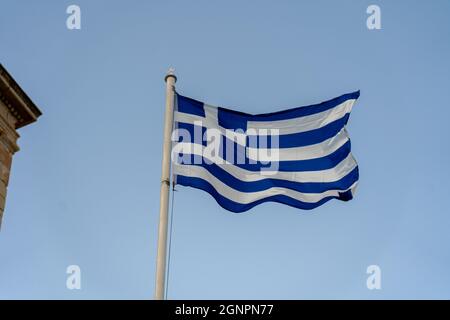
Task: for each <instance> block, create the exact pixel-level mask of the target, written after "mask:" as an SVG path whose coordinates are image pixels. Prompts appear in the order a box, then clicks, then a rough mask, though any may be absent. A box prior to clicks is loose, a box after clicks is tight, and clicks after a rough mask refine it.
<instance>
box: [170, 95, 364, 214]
mask: <svg viewBox="0 0 450 320" xmlns="http://www.w3.org/2000/svg"><path fill="white" fill-rule="evenodd" d="M358 97H359V91H356V92H353V93H349V94H344V95H342V96H340V97H337V98H334V99H332V100H329V101H325V102H322V103H320V104H315V105H310V106H304V107H298V108H293V109H288V110H283V111H279V112H274V113H267V114H258V115H251V114H247V113H242V112H238V111H233V110H229V109H225V108H221V107H214V106H210V105H207V104H205V103H202V102H200V101H196V100H193V99H191V98H188V97H184V96H181V95H178V94H177V95H176V96H175V99H176V100H175V111H174V121H175V128H176V130H175V131H174V135H173V136H172V140H173V141H174V145H173V151H172V160H173V174H174V178H175V182H176V184H179V185H183V186H190V187H194V188H197V189H201V190H204V191H206V192H208V193H209V194H210V195H211V196H213V197H214V198H215V200H216V201H217V203H218V204H219V205H221V206H222V207H223V208H225V209H227V210H229V211H232V212H243V211H246V210H249V209H251V208H253V207H254V206H256V205H258V204H260V203H263V202H268V201H273V202H279V203H283V204H287V205H290V206H293V207H296V208H300V209H313V208H316V207H318V206H320V205H322V204H323V203H325V202H327V201H328V200H331V199H339V200H343V201H348V200H350V199H352V198H353V194H354V191H355V188H356V186H357V183H358V178H359V174H358V165H357V163H356V161H355V159H354V158H353V156H352V154H351V146H350V139H349V136H348V133H347V131H346V129H345V126H346V124H347V121H348V118H349V116H350V112H351V110H352V107H353V105H354V103H355V102H356V100H357V99H358Z"/></svg>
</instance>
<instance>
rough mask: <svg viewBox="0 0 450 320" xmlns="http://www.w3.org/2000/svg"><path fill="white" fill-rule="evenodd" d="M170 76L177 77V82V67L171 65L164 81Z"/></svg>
mask: <svg viewBox="0 0 450 320" xmlns="http://www.w3.org/2000/svg"><path fill="white" fill-rule="evenodd" d="M168 77H173V78H174V79H175V82H177V76H176V75H175V68H173V67H170V68H169V70H167V73H166V76H165V77H164V81H166V82H167V78H168Z"/></svg>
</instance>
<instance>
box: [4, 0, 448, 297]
mask: <svg viewBox="0 0 450 320" xmlns="http://www.w3.org/2000/svg"><path fill="white" fill-rule="evenodd" d="M372 3H374V4H378V5H379V6H380V7H381V13H382V30H374V31H370V30H368V29H367V27H366V19H367V16H368V15H367V14H366V8H367V6H368V5H370V4H372ZM70 4H77V5H79V6H80V7H81V12H82V29H81V30H79V31H77V30H75V31H69V30H68V29H67V28H66V17H67V14H66V8H67V6H68V5H70ZM449 12H450V2H449V1H446V0H440V1H438V0H436V1H356V0H353V1H350V0H348V1H331V0H330V1H279V2H275V1H197V0H196V1H81V0H76V1H73V2H72V1H17V0H1V10H0V45H1V50H0V61H1V63H3V65H4V66H5V67H6V68H7V69H8V70H9V71H10V73H11V74H12V75H13V76H14V77H15V78H16V80H17V81H18V82H19V83H20V85H21V86H22V87H23V89H24V90H25V91H26V92H27V93H28V94H29V95H30V97H31V98H32V99H33V100H34V102H35V103H36V104H37V105H38V106H39V107H40V108H41V110H42V111H43V116H42V117H41V118H40V119H39V121H38V122H37V123H35V124H33V125H30V126H28V127H25V128H23V129H21V131H20V134H21V138H20V140H19V145H20V147H21V151H20V152H18V153H17V154H16V155H15V157H14V162H13V168H12V173H11V178H10V185H9V189H8V198H7V205H6V210H5V215H4V220H3V226H2V230H1V232H0V298H2V299H9V298H39V299H47V298H58V299H59V298H60V299H80V298H85V299H96V298H114V299H115V298H125V299H129V298H136V299H150V298H152V297H153V291H154V276H155V256H156V239H157V224H158V208H159V185H160V165H161V163H160V162H161V148H162V124H163V116H164V115H163V107H164V98H165V95H164V94H165V87H164V80H163V78H164V75H165V72H166V70H167V69H168V67H169V66H173V67H175V68H176V73H177V76H178V83H177V88H178V91H179V92H180V93H182V94H184V95H187V96H191V97H193V98H196V99H199V100H202V101H206V102H208V103H210V104H215V105H221V106H227V107H231V108H235V109H238V110H241V111H244V112H251V113H262V112H269V111H275V110H280V109H283V108H286V107H295V106H300V105H306V104H311V103H316V102H320V101H323V100H327V99H329V98H333V97H335V96H338V95H340V94H342V93H347V92H351V91H354V90H357V89H360V90H361V97H360V99H359V101H358V103H357V105H356V106H355V108H354V111H353V113H352V115H351V118H350V122H349V126H348V130H349V133H350V136H351V138H352V145H353V154H354V155H355V157H356V159H357V161H358V163H359V166H360V174H361V177H360V185H359V188H358V192H357V194H356V197H355V199H354V200H353V201H351V202H348V203H345V202H339V201H331V202H328V203H327V204H325V205H324V206H322V207H320V208H318V209H315V210H313V211H300V210H298V209H294V208H290V207H287V206H282V205H280V204H272V203H267V204H263V205H260V206H257V207H256V208H254V209H252V210H251V211H249V212H248V213H244V214H232V213H229V212H226V211H224V210H223V209H222V208H220V207H219V206H218V205H217V204H216V203H215V201H214V200H213V199H212V198H211V197H210V196H209V195H208V194H206V193H204V192H202V191H199V190H195V189H189V188H184V187H179V188H178V192H177V193H176V196H175V211H174V215H175V217H174V225H173V231H174V234H173V239H172V257H171V267H170V287H169V298H175V299H182V298H186V299H200V298H207V299H218V298H237V299H241V298H255V299H266V298H274V299H304V298H325V299H327V298H333V299H334V298H343V299H347V298H360V299H380V298H387V299H391V298H447V299H448V298H450V273H449V266H450V232H449V228H450V205H449V202H448V197H449V194H450V188H449V185H448V181H449V179H450V169H449V160H450V144H449V142H448V139H449V137H450V127H449V125H448V119H449V116H450V106H449V101H450V90H449V84H450V83H449V82H450V80H449V79H450V60H449V57H450V42H449V41H448V39H449V38H450V19H449V18H448V14H449ZM72 264H77V265H79V266H80V267H81V270H82V289H81V290H79V291H77V290H73V291H70V290H68V289H66V277H67V275H66V267H67V266H68V265H72ZM372 264H376V265H379V266H380V268H381V270H382V289H381V290H379V291H376V290H375V291H370V290H368V289H367V288H366V278H367V274H366V268H367V266H369V265H372Z"/></svg>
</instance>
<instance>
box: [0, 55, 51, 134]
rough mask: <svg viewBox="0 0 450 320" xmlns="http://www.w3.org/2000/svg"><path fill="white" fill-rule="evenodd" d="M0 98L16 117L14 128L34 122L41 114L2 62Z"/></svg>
mask: <svg viewBox="0 0 450 320" xmlns="http://www.w3.org/2000/svg"><path fill="white" fill-rule="evenodd" d="M0 100H1V101H2V102H3V103H4V104H5V105H6V107H7V108H8V110H9V111H10V112H11V114H12V115H13V116H14V117H15V118H16V119H17V122H16V129H19V128H21V127H24V126H26V125H27V124H30V123H33V122H35V121H36V120H37V118H38V117H39V116H40V115H41V114H42V112H41V111H40V110H39V108H38V107H37V106H36V105H35V104H34V103H33V101H32V100H31V99H30V98H29V97H28V96H27V94H26V93H25V92H24V91H23V90H22V88H21V87H20V86H19V85H18V84H17V82H16V81H15V80H14V78H13V77H12V76H11V75H10V74H9V73H8V71H7V70H6V69H5V68H4V67H3V65H2V64H0Z"/></svg>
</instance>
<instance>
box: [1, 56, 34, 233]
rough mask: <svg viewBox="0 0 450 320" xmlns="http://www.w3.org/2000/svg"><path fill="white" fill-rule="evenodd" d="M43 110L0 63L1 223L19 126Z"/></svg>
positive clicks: (17, 149)
mask: <svg viewBox="0 0 450 320" xmlns="http://www.w3.org/2000/svg"><path fill="white" fill-rule="evenodd" d="M41 114H42V113H41V111H40V110H39V109H38V108H37V107H36V105H35V104H34V103H33V101H31V99H30V98H29V97H28V96H27V94H26V93H25V92H24V91H23V90H22V89H21V88H20V86H19V85H18V84H17V82H16V81H15V80H14V79H13V77H11V75H10V74H9V73H8V71H6V69H5V68H4V67H3V66H2V65H1V64H0V226H1V223H2V217H3V211H4V209H5V201H6V189H7V187H8V180H9V173H10V170H11V163H12V158H13V155H14V153H16V152H17V151H19V147H18V146H17V139H18V138H19V137H20V136H19V133H18V132H17V129H20V128H22V127H24V126H26V125H28V124H30V123H32V122H35V121H36V120H37V118H38V117H39V116H40V115H41Z"/></svg>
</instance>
